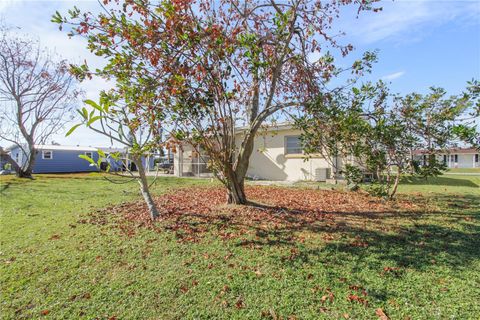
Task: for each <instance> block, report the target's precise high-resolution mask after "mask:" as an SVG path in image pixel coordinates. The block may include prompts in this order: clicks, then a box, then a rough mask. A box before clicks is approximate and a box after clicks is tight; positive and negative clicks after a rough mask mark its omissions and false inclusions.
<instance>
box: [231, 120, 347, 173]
mask: <svg viewBox="0 0 480 320" xmlns="http://www.w3.org/2000/svg"><path fill="white" fill-rule="evenodd" d="M300 134H301V132H300V130H295V129H288V130H269V131H267V132H266V133H262V134H259V135H258V136H257V137H256V138H255V143H254V151H253V153H252V156H251V158H250V165H249V168H248V172H247V174H248V176H249V177H252V178H259V179H266V180H275V181H299V180H324V179H325V178H330V177H329V176H326V177H324V174H323V175H322V174H321V171H324V170H323V169H329V170H330V172H332V168H331V166H330V164H329V163H328V161H327V160H325V159H324V158H322V157H319V156H317V157H312V158H310V159H306V158H305V156H304V155H302V154H286V151H285V143H286V138H287V137H288V136H300ZM239 141H240V139H237V143H238V144H239V143H240V142H239ZM341 165H342V159H340V158H339V159H338V166H339V167H341Z"/></svg>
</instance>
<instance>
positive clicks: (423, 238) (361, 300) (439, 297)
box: [0, 174, 480, 319]
mask: <svg viewBox="0 0 480 320" xmlns="http://www.w3.org/2000/svg"><path fill="white" fill-rule="evenodd" d="M0 183H1V185H0V191H1V193H0V204H1V213H0V228H1V232H0V280H1V302H0V314H1V318H2V319H32V318H46V319H185V318H186V319H262V318H263V319H280V318H281V319H289V318H290V319H345V318H349V319H377V318H378V316H377V315H376V310H377V309H378V308H381V309H382V310H383V311H384V312H385V313H386V314H387V315H388V316H389V317H390V319H479V318H480V306H479V303H478V301H479V297H480V295H479V290H478V288H479V287H480V277H479V274H480V249H479V248H480V177H477V176H448V177H445V176H442V177H438V178H435V179H429V180H428V181H420V180H415V181H411V182H408V183H407V182H405V183H404V184H402V186H401V188H400V193H401V195H400V196H401V198H403V199H414V201H415V203H422V204H426V209H425V212H417V213H409V212H394V213H393V212H383V213H379V214H368V213H365V214H360V215H359V214H353V213H352V214H351V215H349V214H345V217H344V219H345V221H346V222H345V224H337V225H335V226H328V225H326V223H325V222H323V221H319V222H318V223H315V224H312V225H310V226H303V227H299V228H295V229H291V230H268V234H265V231H264V230H263V229H260V228H259V230H254V228H252V230H247V231H248V232H247V234H248V235H249V237H250V238H249V239H247V240H248V241H250V243H251V244H254V245H250V246H245V245H243V243H244V241H245V239H243V240H242V239H232V240H225V239H222V238H221V237H219V236H218V233H217V232H216V229H215V226H214V225H212V227H211V230H210V232H207V234H206V235H205V237H203V238H202V239H201V240H200V241H198V242H181V241H178V239H177V238H176V236H175V233H174V232H172V231H168V230H164V231H163V232H155V231H153V230H150V229H147V228H142V227H138V228H137V229H138V230H137V232H136V234H135V235H134V236H126V235H125V234H124V233H121V232H119V231H118V228H115V225H116V223H118V217H116V216H115V215H113V214H112V215H108V216H106V219H105V220H104V221H103V220H102V221H103V222H102V223H97V224H91V223H85V221H86V219H88V217H89V216H90V215H91V213H92V212H93V211H95V210H96V209H101V208H105V207H106V206H109V205H113V204H119V203H122V202H128V201H133V200H139V199H140V198H139V196H138V194H137V189H136V188H137V186H136V185H135V184H134V183H129V184H112V183H109V182H107V181H105V180H104V179H103V178H102V177H101V176H99V175H97V174H90V175H49V176H47V175H45V176H42V175H39V176H37V178H36V179H35V180H19V179H16V178H13V177H0ZM209 184H211V182H209V181H207V180H194V179H176V178H173V177H168V178H161V179H159V181H157V183H156V184H155V185H154V187H153V191H154V193H155V194H161V193H165V192H169V191H174V190H175V188H178V187H185V186H189V185H209ZM420 193H422V194H423V195H420ZM233 229H234V227H233V226H232V230H233ZM280 231H282V232H280ZM285 231H287V232H288V233H291V235H292V236H293V237H290V236H289V235H285ZM352 243H354V244H358V245H352ZM364 244H365V245H364Z"/></svg>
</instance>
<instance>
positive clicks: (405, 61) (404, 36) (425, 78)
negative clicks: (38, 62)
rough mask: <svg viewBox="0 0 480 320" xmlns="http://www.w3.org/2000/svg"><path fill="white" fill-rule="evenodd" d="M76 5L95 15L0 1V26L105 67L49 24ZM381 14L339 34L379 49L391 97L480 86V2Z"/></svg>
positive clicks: (85, 141)
mask: <svg viewBox="0 0 480 320" xmlns="http://www.w3.org/2000/svg"><path fill="white" fill-rule="evenodd" d="M73 5H76V6H78V7H79V8H81V9H82V8H83V9H95V8H97V3H96V0H83V1H68V0H64V1H46V0H29V1H23V0H0V19H2V20H4V22H6V23H7V24H9V25H14V26H18V27H20V28H21V29H20V30H19V31H20V32H23V33H26V34H29V35H30V36H33V37H36V38H38V39H39V40H40V42H41V43H42V44H43V45H44V46H47V47H49V48H50V49H52V50H55V51H56V52H57V53H58V54H60V55H61V56H63V57H65V58H67V59H69V60H73V61H77V62H79V61H83V59H87V61H89V64H91V65H93V66H94V65H95V64H99V63H101V60H99V59H98V58H97V57H95V56H93V55H91V54H90V53H89V52H88V51H87V50H86V49H85V42H84V41H83V40H81V39H77V38H74V39H68V37H67V36H66V35H65V33H62V32H60V31H58V28H57V27H56V26H55V25H53V24H52V23H51V22H50V18H51V15H52V14H53V13H54V12H55V11H56V10H58V11H60V12H66V10H67V9H69V8H72V7H73ZM380 6H382V7H383V9H384V10H383V11H382V12H380V13H375V14H373V13H368V14H362V15H361V16H360V18H359V19H356V18H355V14H353V10H346V11H345V15H344V16H342V18H341V20H340V21H338V23H337V24H336V25H335V28H337V29H339V30H342V31H344V32H346V33H347V35H346V36H345V37H343V38H342V42H344V43H352V44H353V45H354V46H355V48H356V51H355V52H353V54H352V56H351V57H350V58H349V59H353V58H355V57H358V56H361V53H362V52H364V51H366V50H374V49H378V50H379V62H378V63H377V64H376V65H375V67H374V72H373V73H372V74H371V75H370V76H369V78H370V79H371V80H378V79H384V80H385V81H388V82H391V88H392V91H393V92H398V93H403V94H405V93H409V92H412V91H417V92H422V93H424V92H427V90H428V88H429V87H430V86H432V85H433V86H440V87H444V88H445V89H447V91H448V92H449V93H452V94H456V93H459V92H460V91H461V90H462V89H463V88H464V87H465V84H466V81H467V80H471V79H472V78H476V79H480V1H476V0H467V1H442V0H437V1H432V0H418V1H402V0H397V1H394V2H393V1H383V2H381V3H380ZM82 88H83V89H84V91H85V94H86V97H87V98H93V99H95V98H96V97H97V93H98V90H99V89H102V88H108V84H106V83H104V81H102V80H101V79H97V80H95V81H90V82H86V83H85V84H82ZM53 140H55V141H57V142H60V143H62V144H67V145H76V144H80V145H87V146H88V145H92V146H108V145H110V142H109V141H108V139H105V138H103V137H100V136H98V135H96V134H93V133H91V132H89V131H88V130H87V129H80V130H79V131H77V132H76V133H75V134H74V135H72V136H70V137H67V138H65V137H64V135H63V134H58V135H56V136H55V137H53Z"/></svg>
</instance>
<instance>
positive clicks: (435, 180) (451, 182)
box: [402, 176, 480, 188]
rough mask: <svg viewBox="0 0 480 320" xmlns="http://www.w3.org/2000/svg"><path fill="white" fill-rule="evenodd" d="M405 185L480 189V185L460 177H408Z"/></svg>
mask: <svg viewBox="0 0 480 320" xmlns="http://www.w3.org/2000/svg"><path fill="white" fill-rule="evenodd" d="M402 182H403V183H406V184H409V185H417V186H420V185H439V186H445V187H469V188H480V186H479V185H477V184H476V183H474V182H473V181H471V180H468V179H458V177H444V176H442V177H430V178H428V179H422V178H416V177H415V178H414V177H407V178H405V179H403V181H402Z"/></svg>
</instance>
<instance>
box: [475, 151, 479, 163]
mask: <svg viewBox="0 0 480 320" xmlns="http://www.w3.org/2000/svg"><path fill="white" fill-rule="evenodd" d="M475 162H478V153H477V154H476V155H475Z"/></svg>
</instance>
